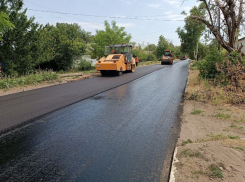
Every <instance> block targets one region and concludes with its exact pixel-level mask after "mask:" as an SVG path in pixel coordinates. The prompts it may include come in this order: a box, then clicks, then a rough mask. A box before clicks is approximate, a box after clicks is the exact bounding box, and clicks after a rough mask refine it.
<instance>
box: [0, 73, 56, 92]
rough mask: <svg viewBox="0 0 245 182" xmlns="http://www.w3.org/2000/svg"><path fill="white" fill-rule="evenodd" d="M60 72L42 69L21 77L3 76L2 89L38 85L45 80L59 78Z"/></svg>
mask: <svg viewBox="0 0 245 182" xmlns="http://www.w3.org/2000/svg"><path fill="white" fill-rule="evenodd" d="M58 78H59V76H58V74H57V73H55V72H52V71H42V72H38V73H36V74H30V75H26V76H21V77H16V78H15V77H12V78H1V79H0V89H9V88H12V87H18V86H26V85H36V84H39V83H41V82H44V81H52V80H57V79H58Z"/></svg>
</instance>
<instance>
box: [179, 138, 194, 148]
mask: <svg viewBox="0 0 245 182" xmlns="http://www.w3.org/2000/svg"><path fill="white" fill-rule="evenodd" d="M187 143H192V141H191V140H190V139H188V140H187V141H183V142H182V143H181V146H184V145H186V144H187Z"/></svg>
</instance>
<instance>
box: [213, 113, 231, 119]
mask: <svg viewBox="0 0 245 182" xmlns="http://www.w3.org/2000/svg"><path fill="white" fill-rule="evenodd" d="M214 117H216V118H219V119H229V118H231V115H230V114H225V113H218V114H216V115H214Z"/></svg>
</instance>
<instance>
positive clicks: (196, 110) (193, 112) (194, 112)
mask: <svg viewBox="0 0 245 182" xmlns="http://www.w3.org/2000/svg"><path fill="white" fill-rule="evenodd" d="M202 112H203V111H201V110H198V109H194V110H193V111H192V112H191V114H193V115H199V114H201V113H202Z"/></svg>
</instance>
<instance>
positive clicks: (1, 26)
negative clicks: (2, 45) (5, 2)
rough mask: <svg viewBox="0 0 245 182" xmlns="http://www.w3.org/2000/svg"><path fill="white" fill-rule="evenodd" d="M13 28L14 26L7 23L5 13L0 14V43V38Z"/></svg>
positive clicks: (7, 18) (7, 19)
mask: <svg viewBox="0 0 245 182" xmlns="http://www.w3.org/2000/svg"><path fill="white" fill-rule="evenodd" d="M13 28H14V25H13V24H12V23H11V22H10V21H9V17H8V15H7V14H6V13H4V12H2V11H1V12H0V41H2V40H3V39H2V36H3V34H4V33H5V32H6V31H7V30H11V29H13Z"/></svg>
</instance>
